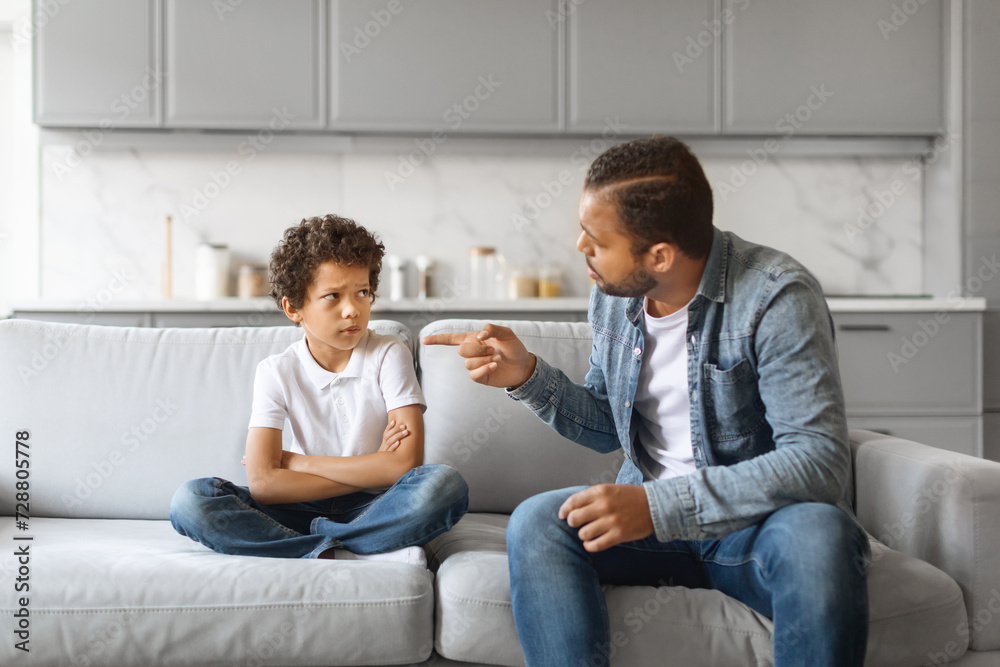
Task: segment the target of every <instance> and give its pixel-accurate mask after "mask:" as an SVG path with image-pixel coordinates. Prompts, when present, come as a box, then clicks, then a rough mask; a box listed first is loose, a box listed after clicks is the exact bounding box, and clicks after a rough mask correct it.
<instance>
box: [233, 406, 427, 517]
mask: <svg viewBox="0 0 1000 667" xmlns="http://www.w3.org/2000/svg"><path fill="white" fill-rule="evenodd" d="M423 458H424V420H423V413H422V411H421V409H420V406H419V405H416V404H414V405H407V406H404V407H401V408H397V409H395V410H390V411H389V427H388V428H386V431H385V433H384V434H383V437H382V444H381V446H380V447H379V450H378V452H376V453H374V454H366V455H363V456H306V455H303V454H295V453H293V452H288V451H283V450H282V448H281V431H280V430H278V429H273V428H263V427H255V428H251V429H250V433H249V435H248V436H247V448H246V459H245V460H246V466H247V481H248V485H249V487H250V493H251V495H253V497H254V498H255V499H256V500H257V501H258V502H261V503H264V504H265V505H274V504H278V503H296V502H308V501H311V500H320V499H323V498H331V497H334V496H342V495H345V494H348V493H354V492H355V491H361V490H362V489H367V488H383V487H388V486H392V485H393V484H394V483H395V482H396V481H397V480H398V479H399V478H400V477H402V476H403V475H405V474H406V473H407V472H409V471H410V470H411V469H413V468H415V467H417V466H419V465H421V464H422V463H423Z"/></svg>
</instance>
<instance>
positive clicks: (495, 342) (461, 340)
mask: <svg viewBox="0 0 1000 667" xmlns="http://www.w3.org/2000/svg"><path fill="white" fill-rule="evenodd" d="M421 342H423V344H424V345H453V346H458V354H459V356H461V357H462V358H464V359H465V368H466V370H468V371H469V377H470V378H472V379H473V380H475V381H476V382H478V383H479V384H485V385H488V386H490V387H520V386H521V385H522V384H524V383H525V382H527V381H528V378H530V377H531V374H532V373H534V372H535V361H536V360H535V355H533V354H531V353H530V352H528V350H527V348H525V347H524V343H522V342H521V341H520V339H518V337H517V336H515V335H514V332H513V331H511V330H510V329H508V328H507V327H501V326H497V325H495V324H487V325H486V326H484V327H483V328H482V330H480V331H470V332H468V333H454V334H434V335H431V336H424V338H423V340H422V341H421Z"/></svg>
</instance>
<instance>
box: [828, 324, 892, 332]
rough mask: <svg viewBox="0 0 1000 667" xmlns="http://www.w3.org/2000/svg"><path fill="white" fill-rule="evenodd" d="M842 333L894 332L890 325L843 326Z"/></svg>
mask: <svg viewBox="0 0 1000 667" xmlns="http://www.w3.org/2000/svg"><path fill="white" fill-rule="evenodd" d="M838 328H839V329H840V330H841V331H892V327H890V326H889V325H888V324H841V325H840V326H839V327H838Z"/></svg>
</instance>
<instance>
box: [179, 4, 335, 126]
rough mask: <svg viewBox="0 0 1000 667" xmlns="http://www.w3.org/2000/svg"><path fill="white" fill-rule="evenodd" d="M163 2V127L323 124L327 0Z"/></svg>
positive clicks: (324, 109)
mask: <svg viewBox="0 0 1000 667" xmlns="http://www.w3.org/2000/svg"><path fill="white" fill-rule="evenodd" d="M164 1H165V3H166V6H165V23H164V52H165V60H166V86H165V87H166V90H165V98H166V105H165V107H166V108H165V123H164V124H165V126H166V127H197V128H208V129H240V128H248V129H261V130H265V128H266V129H268V130H283V129H321V128H322V127H323V125H324V123H325V111H326V70H325V67H324V60H323V58H324V54H325V53H326V46H325V39H326V31H325V29H324V25H323V24H324V18H325V4H324V3H323V2H322V0H283V1H282V2H273V1H272V0H241V1H240V2H239V3H235V2H234V3H228V2H204V1H203V0H164ZM265 131H266V130H265Z"/></svg>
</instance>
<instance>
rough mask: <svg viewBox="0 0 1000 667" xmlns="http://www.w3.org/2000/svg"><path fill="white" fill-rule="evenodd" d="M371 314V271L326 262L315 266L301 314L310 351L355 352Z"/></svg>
mask: <svg viewBox="0 0 1000 667" xmlns="http://www.w3.org/2000/svg"><path fill="white" fill-rule="evenodd" d="M371 311H372V303H371V286H370V285H369V284H368V269H367V268H365V267H357V266H344V265H342V264H337V263H336V262H324V263H322V264H320V265H319V266H318V267H316V271H315V272H314V274H313V281H312V284H311V285H309V289H308V290H306V299H305V303H303V304H302V308H300V309H299V311H298V312H299V314H300V315H301V316H302V328H303V329H305V332H306V336H307V337H308V340H309V344H310V350H314V349H315V348H318V349H319V350H326V351H329V352H331V353H336V351H346V350H352V349H354V346H356V345H357V344H358V343H359V342H361V337H362V336H363V335H364V333H365V331H366V330H367V329H368V320H369V318H370V317H371Z"/></svg>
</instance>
